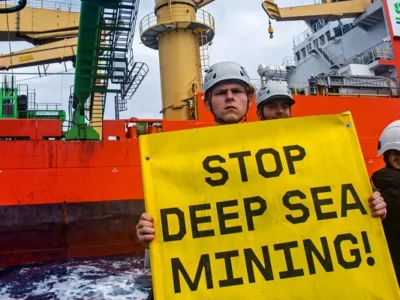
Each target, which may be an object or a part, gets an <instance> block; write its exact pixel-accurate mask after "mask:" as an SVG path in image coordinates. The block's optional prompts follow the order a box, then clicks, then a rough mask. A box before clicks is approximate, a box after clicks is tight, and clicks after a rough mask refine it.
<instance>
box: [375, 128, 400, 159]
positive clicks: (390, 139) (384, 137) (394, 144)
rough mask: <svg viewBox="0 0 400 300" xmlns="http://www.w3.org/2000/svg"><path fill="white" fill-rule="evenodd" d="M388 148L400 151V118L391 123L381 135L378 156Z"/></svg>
mask: <svg viewBox="0 0 400 300" xmlns="http://www.w3.org/2000/svg"><path fill="white" fill-rule="evenodd" d="M387 150H398V151H400V120H397V121H394V122H392V123H390V124H389V125H388V126H387V127H386V128H385V129H384V130H383V132H382V133H381V136H380V137H379V143H378V156H380V155H382V154H383V153H385V152H386V151H387Z"/></svg>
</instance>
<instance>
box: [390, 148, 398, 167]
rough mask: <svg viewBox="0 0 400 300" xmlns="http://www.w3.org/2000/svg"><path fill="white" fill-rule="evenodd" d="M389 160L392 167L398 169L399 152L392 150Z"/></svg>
mask: <svg viewBox="0 0 400 300" xmlns="http://www.w3.org/2000/svg"><path fill="white" fill-rule="evenodd" d="M389 162H390V164H391V165H392V166H393V167H394V168H396V169H400V153H399V152H398V151H392V152H391V153H390V155H389Z"/></svg>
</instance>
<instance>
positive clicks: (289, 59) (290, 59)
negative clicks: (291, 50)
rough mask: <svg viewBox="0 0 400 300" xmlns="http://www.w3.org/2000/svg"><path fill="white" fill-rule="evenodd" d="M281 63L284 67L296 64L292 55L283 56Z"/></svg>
mask: <svg viewBox="0 0 400 300" xmlns="http://www.w3.org/2000/svg"><path fill="white" fill-rule="evenodd" d="M282 65H283V66H285V67H294V66H295V65H296V62H295V60H294V57H292V56H286V57H284V58H283V60H282Z"/></svg>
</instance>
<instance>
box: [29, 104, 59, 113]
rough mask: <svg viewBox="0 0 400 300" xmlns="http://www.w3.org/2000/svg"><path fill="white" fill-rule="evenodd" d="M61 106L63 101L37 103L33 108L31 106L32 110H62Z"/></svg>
mask: <svg viewBox="0 0 400 300" xmlns="http://www.w3.org/2000/svg"><path fill="white" fill-rule="evenodd" d="M61 108H62V104H61V103H35V106H34V107H33V108H30V110H41V111H45V110H46V111H57V110H61Z"/></svg>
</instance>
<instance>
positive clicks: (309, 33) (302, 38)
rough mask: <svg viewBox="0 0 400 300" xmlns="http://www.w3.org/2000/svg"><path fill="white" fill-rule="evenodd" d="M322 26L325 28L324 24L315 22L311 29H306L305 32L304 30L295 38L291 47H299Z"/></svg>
mask: <svg viewBox="0 0 400 300" xmlns="http://www.w3.org/2000/svg"><path fill="white" fill-rule="evenodd" d="M324 26H326V23H323V22H316V23H315V24H313V25H312V26H311V28H312V29H310V28H307V29H306V30H304V31H303V32H302V33H300V34H299V35H298V36H296V37H295V38H294V39H293V46H294V47H296V46H298V45H300V44H301V43H302V42H303V41H305V40H307V39H309V38H311V37H312V36H313V35H314V32H317V31H318V30H320V29H321V28H323V27H324Z"/></svg>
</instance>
